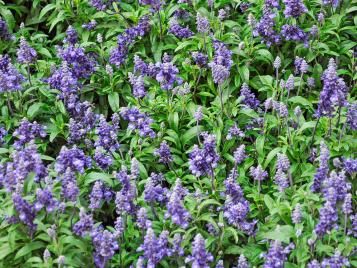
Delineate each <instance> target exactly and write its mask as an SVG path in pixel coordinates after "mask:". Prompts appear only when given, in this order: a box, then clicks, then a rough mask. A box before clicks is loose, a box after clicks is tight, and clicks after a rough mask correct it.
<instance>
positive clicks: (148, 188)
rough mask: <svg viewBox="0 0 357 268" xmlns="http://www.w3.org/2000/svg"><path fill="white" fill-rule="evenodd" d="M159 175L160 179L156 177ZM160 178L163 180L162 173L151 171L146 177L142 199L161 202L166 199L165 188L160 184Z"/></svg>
mask: <svg viewBox="0 0 357 268" xmlns="http://www.w3.org/2000/svg"><path fill="white" fill-rule="evenodd" d="M159 177H160V179H158V178H159ZM161 180H163V176H162V174H155V173H151V175H150V177H148V178H147V180H146V184H145V190H144V199H145V201H146V202H148V203H153V202H159V203H163V202H165V201H166V199H167V197H166V195H167V189H166V188H164V187H162V186H161V185H160V182H161Z"/></svg>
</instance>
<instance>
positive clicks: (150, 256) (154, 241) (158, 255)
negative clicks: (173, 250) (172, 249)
mask: <svg viewBox="0 0 357 268" xmlns="http://www.w3.org/2000/svg"><path fill="white" fill-rule="evenodd" d="M167 236H168V232H167V231H163V232H162V233H161V234H160V236H159V237H158V238H157V237H156V235H155V233H154V230H153V229H152V228H151V227H150V228H148V229H147V232H146V235H145V237H144V243H143V244H142V245H141V246H140V247H139V248H138V249H137V251H139V252H140V251H143V252H144V256H143V257H144V258H145V259H146V260H147V267H156V265H157V264H158V263H159V262H160V261H161V260H162V259H163V258H165V257H166V256H168V254H169V249H168V239H167Z"/></svg>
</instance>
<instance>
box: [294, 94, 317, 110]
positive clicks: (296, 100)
mask: <svg viewBox="0 0 357 268" xmlns="http://www.w3.org/2000/svg"><path fill="white" fill-rule="evenodd" d="M289 102H292V103H297V104H301V105H303V106H309V107H310V108H312V104H311V102H309V101H308V100H307V99H305V98H303V97H301V96H294V97H291V98H289Z"/></svg>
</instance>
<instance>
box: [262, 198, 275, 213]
mask: <svg viewBox="0 0 357 268" xmlns="http://www.w3.org/2000/svg"><path fill="white" fill-rule="evenodd" d="M264 203H265V205H266V206H267V207H268V209H269V211H272V210H273V209H274V206H275V202H274V200H273V199H272V198H271V197H270V195H268V194H266V195H264Z"/></svg>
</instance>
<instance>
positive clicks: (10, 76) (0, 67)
mask: <svg viewBox="0 0 357 268" xmlns="http://www.w3.org/2000/svg"><path fill="white" fill-rule="evenodd" d="M23 81H24V77H23V76H22V75H21V74H20V73H19V72H18V71H17V70H16V69H15V67H14V66H13V65H12V63H11V61H10V57H9V56H8V55H5V56H4V55H0V93H1V92H9V91H17V90H21V89H22V86H21V83H22V82H23Z"/></svg>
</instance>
